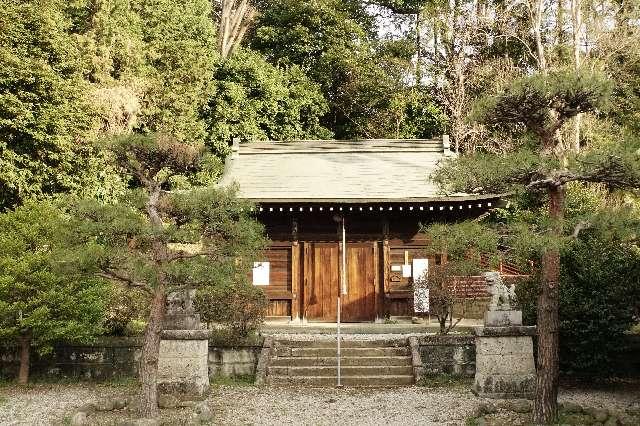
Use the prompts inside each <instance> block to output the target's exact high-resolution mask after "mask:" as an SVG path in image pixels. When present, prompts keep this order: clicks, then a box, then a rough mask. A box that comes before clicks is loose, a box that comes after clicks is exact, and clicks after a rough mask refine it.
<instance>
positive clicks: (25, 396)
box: [0, 384, 133, 426]
mask: <svg viewBox="0 0 640 426" xmlns="http://www.w3.org/2000/svg"><path fill="white" fill-rule="evenodd" d="M127 391H129V392H133V389H131V388H129V389H128V388H125V387H121V386H106V385H105V386H100V385H94V384H73V385H62V384H36V385H29V386H28V387H17V386H2V387H0V425H37V426H41V425H42V426H44V425H52V424H55V423H56V422H59V421H61V420H62V419H63V418H64V417H65V415H67V414H69V412H70V411H71V410H72V409H74V408H76V407H78V406H80V405H82V404H84V403H86V402H91V401H97V400H100V399H103V398H107V397H109V396H113V395H121V394H122V393H123V392H127Z"/></svg>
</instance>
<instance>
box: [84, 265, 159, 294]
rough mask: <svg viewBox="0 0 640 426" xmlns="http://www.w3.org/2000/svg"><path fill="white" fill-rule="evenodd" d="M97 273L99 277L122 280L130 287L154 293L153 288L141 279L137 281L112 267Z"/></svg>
mask: <svg viewBox="0 0 640 426" xmlns="http://www.w3.org/2000/svg"><path fill="white" fill-rule="evenodd" d="M96 275H97V276H98V277H101V278H106V279H108V280H111V281H118V282H121V283H123V284H126V285H127V286H129V287H135V288H139V289H141V290H143V291H145V292H146V293H147V294H152V293H151V290H150V289H149V286H147V285H146V284H145V283H142V282H140V281H135V280H133V279H132V278H130V277H127V276H125V275H122V274H120V273H118V272H116V271H114V270H112V269H108V268H107V269H103V270H102V271H101V272H98V273H97V274H96Z"/></svg>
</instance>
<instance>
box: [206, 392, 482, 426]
mask: <svg viewBox="0 0 640 426" xmlns="http://www.w3.org/2000/svg"><path fill="white" fill-rule="evenodd" d="M209 401H211V403H212V405H213V406H214V407H215V409H216V410H217V412H218V416H217V417H218V418H220V420H221V423H223V424H227V425H245V424H247V425H248V424H252V425H294V424H304V425H380V424H386V425H449V424H450V425H462V424H464V421H465V419H466V418H467V417H468V416H469V415H470V414H471V412H472V411H473V409H474V408H475V406H476V405H477V403H478V399H476V398H475V397H474V396H473V395H472V394H471V393H470V392H468V391H458V390H447V389H426V388H422V387H406V388H388V389H343V390H338V389H335V388H325V389H320V388H316V389H314V388H311V389H309V388H283V387H282V388H278V387H269V388H257V387H248V388H244V389H243V388H238V387H224V388H220V389H219V390H218V391H217V392H216V393H214V395H213V396H212V397H211V398H210V399H209Z"/></svg>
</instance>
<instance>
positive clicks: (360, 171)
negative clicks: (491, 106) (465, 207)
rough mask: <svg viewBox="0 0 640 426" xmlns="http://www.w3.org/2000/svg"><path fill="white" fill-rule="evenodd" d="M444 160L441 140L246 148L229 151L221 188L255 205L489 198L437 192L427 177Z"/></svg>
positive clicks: (244, 145) (302, 143)
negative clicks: (234, 188) (235, 186)
mask: <svg viewBox="0 0 640 426" xmlns="http://www.w3.org/2000/svg"><path fill="white" fill-rule="evenodd" d="M445 143H446V142H445ZM447 145H448V143H447ZM448 155H452V154H451V153H450V152H449V150H448V147H447V149H445V148H444V146H443V141H442V140H424V139H423V140H364V141H333V140H331V141H329V140H326V141H292V142H249V143H242V144H239V145H235V146H234V147H233V151H232V154H231V155H230V156H229V157H228V158H227V164H226V167H225V172H224V174H223V177H222V179H221V181H220V184H221V185H225V186H226V185H230V184H232V183H234V182H235V183H236V184H238V185H239V191H240V193H239V195H240V196H241V197H242V198H247V199H251V200H254V201H258V202H265V201H271V202H287V201H295V202H316V201H328V202H350V203H354V202H371V201H376V202H403V201H407V202H411V201H439V200H454V199H456V198H458V199H461V200H462V199H471V198H488V197H486V196H485V197H469V196H465V195H464V194H460V195H459V196H453V197H445V196H443V195H442V194H441V193H440V192H439V191H438V188H437V187H436V185H435V184H434V183H433V182H432V181H431V180H430V179H429V175H430V174H431V172H433V171H434V170H435V168H436V166H437V164H438V162H439V161H440V160H442V159H444V158H445V157H446V156H448Z"/></svg>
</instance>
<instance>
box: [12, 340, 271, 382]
mask: <svg viewBox="0 0 640 426" xmlns="http://www.w3.org/2000/svg"><path fill="white" fill-rule="evenodd" d="M261 349H262V345H261V343H260V344H258V343H252V345H248V346H240V345H238V346H234V347H220V346H212V345H211V344H210V345H209V353H208V370H209V377H210V378H211V379H213V378H215V377H217V376H224V377H234V376H246V375H253V374H255V370H256V365H257V363H258V357H259V356H260V350H261ZM141 351H142V339H140V338H131V337H112V338H101V339H99V340H97V341H96V342H95V343H94V344H93V345H70V344H59V345H55V346H54V349H53V351H52V352H51V354H49V355H44V356H38V354H37V353H35V352H33V353H32V355H31V376H32V377H34V378H54V379H58V378H59V379H65V378H71V379H76V378H77V379H85V380H96V381H104V380H115V379H121V378H130V377H136V376H137V375H138V362H139V360H140V355H141ZM19 362H20V354H19V352H18V350H17V348H14V347H0V379H7V380H9V379H13V378H15V377H16V376H17V374H18V366H19Z"/></svg>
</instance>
